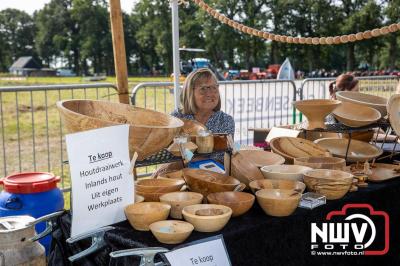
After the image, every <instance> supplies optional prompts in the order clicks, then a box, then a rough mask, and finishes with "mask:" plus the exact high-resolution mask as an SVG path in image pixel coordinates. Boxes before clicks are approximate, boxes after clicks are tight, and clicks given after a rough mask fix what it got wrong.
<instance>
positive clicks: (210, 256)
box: [164, 236, 231, 266]
mask: <svg viewBox="0 0 400 266" xmlns="http://www.w3.org/2000/svg"><path fill="white" fill-rule="evenodd" d="M164 256H165V257H166V258H167V260H168V262H169V263H170V264H171V266H196V265H197V266H231V262H230V260H229V256H228V252H227V251H226V248H225V243H224V241H223V238H222V236H216V237H210V238H206V239H203V240H199V241H196V242H194V243H193V244H189V245H188V246H186V247H182V248H178V249H175V250H173V251H170V252H167V253H164Z"/></svg>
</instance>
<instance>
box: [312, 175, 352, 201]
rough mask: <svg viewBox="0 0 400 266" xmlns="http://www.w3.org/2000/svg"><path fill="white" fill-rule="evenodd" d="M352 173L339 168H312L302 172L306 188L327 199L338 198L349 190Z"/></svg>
mask: <svg viewBox="0 0 400 266" xmlns="http://www.w3.org/2000/svg"><path fill="white" fill-rule="evenodd" d="M352 182H353V175H352V174H350V173H347V172H344V171H339V170H328V169H314V170H311V171H308V172H307V173H305V174H304V183H305V184H306V186H307V189H308V190H309V191H312V192H317V193H320V194H322V195H324V196H325V197H326V198H327V199H328V200H335V199H340V198H342V197H343V196H344V195H346V193H347V192H348V191H349V189H350V187H351V184H352Z"/></svg>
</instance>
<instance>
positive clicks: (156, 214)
mask: <svg viewBox="0 0 400 266" xmlns="http://www.w3.org/2000/svg"><path fill="white" fill-rule="evenodd" d="M170 209H171V206H169V205H168V204H166V203H161V202H140V203H134V204H129V205H128V206H126V207H125V209H124V211H125V216H126V218H127V219H128V221H129V223H130V224H131V225H132V227H133V228H135V229H136V230H139V231H149V225H150V224H152V223H154V222H158V221H162V220H165V219H167V217H168V214H169V211H170Z"/></svg>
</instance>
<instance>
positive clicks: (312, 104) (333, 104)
mask: <svg viewBox="0 0 400 266" xmlns="http://www.w3.org/2000/svg"><path fill="white" fill-rule="evenodd" d="M340 104H341V101H338V100H326V99H313V100H302V101H294V102H293V105H294V107H296V109H297V110H299V111H300V112H302V113H303V114H304V115H305V116H306V117H307V120H308V126H307V129H315V128H325V120H324V119H325V117H326V116H327V115H329V114H330V113H332V111H333V110H335V109H336V108H337V107H338V106H339V105H340Z"/></svg>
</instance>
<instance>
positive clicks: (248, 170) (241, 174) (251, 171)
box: [225, 150, 285, 185]
mask: <svg viewBox="0 0 400 266" xmlns="http://www.w3.org/2000/svg"><path fill="white" fill-rule="evenodd" d="M284 162H285V158H283V157H282V156H280V155H279V154H275V153H272V152H267V151H260V150H241V151H239V152H237V153H236V154H234V155H233V156H232V157H231V163H230V167H231V175H232V176H233V177H235V178H237V179H238V180H239V181H240V182H242V183H244V184H246V185H248V184H249V182H251V181H253V180H258V179H263V178H264V176H263V174H262V173H261V171H260V168H261V167H263V166H266V165H279V164H283V163H284ZM226 163H229V162H226ZM225 168H226V169H227V167H225Z"/></svg>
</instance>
